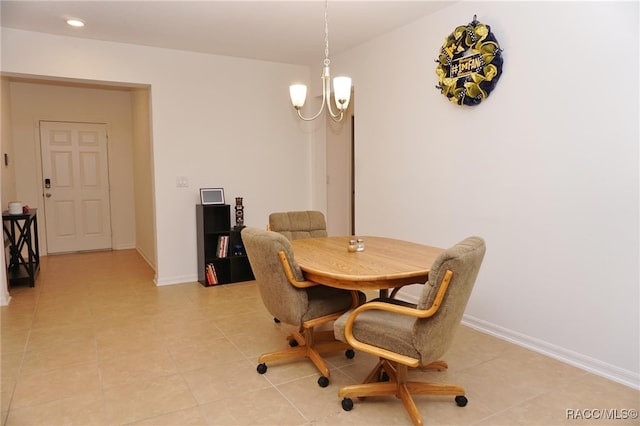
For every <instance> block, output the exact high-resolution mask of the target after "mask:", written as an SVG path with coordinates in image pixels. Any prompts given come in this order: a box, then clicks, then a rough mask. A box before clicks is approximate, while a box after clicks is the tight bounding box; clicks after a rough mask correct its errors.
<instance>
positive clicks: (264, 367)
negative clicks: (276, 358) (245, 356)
mask: <svg viewBox="0 0 640 426" xmlns="http://www.w3.org/2000/svg"><path fill="white" fill-rule="evenodd" d="M256 370H257V371H258V373H260V374H264V373H266V372H267V364H265V363H262V364H258V368H256Z"/></svg>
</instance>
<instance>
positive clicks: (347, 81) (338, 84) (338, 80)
mask: <svg viewBox="0 0 640 426" xmlns="http://www.w3.org/2000/svg"><path fill="white" fill-rule="evenodd" d="M333 97H334V98H335V101H336V106H337V107H338V109H340V110H342V111H344V110H346V109H347V108H348V107H349V100H350V99H351V78H350V77H344V76H340V77H335V78H334V79H333Z"/></svg>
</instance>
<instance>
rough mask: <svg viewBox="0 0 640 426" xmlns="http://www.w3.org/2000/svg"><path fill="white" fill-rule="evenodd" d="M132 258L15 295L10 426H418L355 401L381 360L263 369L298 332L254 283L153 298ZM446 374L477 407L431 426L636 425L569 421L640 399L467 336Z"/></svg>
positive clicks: (88, 261) (60, 275) (5, 337)
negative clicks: (354, 390) (345, 400)
mask: <svg viewBox="0 0 640 426" xmlns="http://www.w3.org/2000/svg"><path fill="white" fill-rule="evenodd" d="M152 279H153V272H152V271H151V270H150V268H149V267H148V266H147V264H146V263H145V262H144V261H143V260H142V258H141V257H140V256H139V255H138V254H137V253H136V252H135V251H133V250H124V251H114V252H99V253H86V254H72V255H61V256H47V257H43V258H42V265H41V272H40V275H39V277H38V279H37V282H36V287H35V288H29V287H15V288H13V289H12V291H11V295H12V298H13V299H12V301H11V304H10V305H9V306H8V307H2V352H1V353H2V400H1V401H2V423H3V424H4V425H72V424H75V425H83V426H84V425H341V424H344V425H360V424H362V425H409V424H411V422H410V419H409V417H408V416H407V414H406V413H405V411H404V408H403V406H402V404H401V403H400V401H399V400H397V399H395V398H389V397H385V398H367V399H366V400H363V401H358V400H356V401H355V407H354V409H353V410H352V411H350V412H345V411H343V410H342V408H341V406H340V401H339V398H338V396H337V391H338V388H339V387H340V386H342V385H346V384H352V383H358V382H360V381H361V380H362V379H363V377H364V376H365V375H366V373H367V372H368V371H369V369H370V368H371V367H372V366H373V364H374V363H375V359H374V358H373V357H370V356H367V355H365V354H362V353H358V354H356V357H355V358H354V359H353V360H348V359H346V358H345V357H344V355H342V354H336V355H333V356H331V357H329V358H328V361H329V363H330V365H331V367H332V373H331V384H330V385H329V387H327V388H320V387H319V386H318V385H317V384H316V380H317V378H318V374H317V372H316V371H315V368H314V367H313V366H312V365H311V363H310V362H308V361H300V362H294V363H286V364H272V365H270V366H269V370H268V371H267V373H266V374H265V375H260V374H258V373H257V372H256V360H257V357H258V356H259V354H261V353H263V352H266V351H271V350H276V349H279V348H283V347H285V346H286V341H285V336H286V334H287V331H288V330H290V328H288V327H287V326H285V325H282V324H280V325H277V324H275V323H274V322H273V319H272V317H271V315H269V313H268V312H267V311H266V310H265V309H264V307H263V305H262V302H261V300H260V297H259V294H258V292H257V289H256V287H255V284H254V283H253V282H247V283H236V284H230V285H225V286H218V287H211V288H204V287H202V286H201V285H200V284H198V283H188V284H181V285H173V286H164V287H156V286H155V285H154V284H153V281H152ZM446 360H447V361H448V362H449V365H450V369H449V371H446V372H412V373H411V374H412V375H415V376H417V377H419V378H421V379H430V380H434V381H449V382H452V383H458V384H461V385H463V386H464V387H465V388H466V390H467V396H468V398H469V404H468V405H467V406H466V407H465V408H459V407H457V406H456V405H455V403H454V402H453V400H452V398H451V397H418V398H416V401H417V404H418V407H419V409H420V411H421V413H422V415H423V417H424V419H425V423H426V424H431V425H443V424H447V425H557V424H567V425H582V424H585V425H595V424H598V425H599V424H612V425H614V424H615V425H618V424H638V420H637V419H636V420H632V419H621V418H619V419H612V420H603V419H600V420H593V419H590V420H576V419H571V418H568V417H570V416H568V415H567V410H576V411H575V412H576V413H577V414H578V415H579V414H583V415H585V416H589V414H590V412H588V411H577V410H590V409H612V410H613V409H617V410H619V411H617V412H616V411H607V412H608V413H610V414H611V413H612V414H613V415H614V417H625V416H626V415H625V414H624V413H626V412H624V411H622V410H626V409H636V410H637V409H638V408H639V405H640V402H639V393H638V392H637V391H635V390H633V389H630V388H628V387H625V386H623V385H620V384H617V383H614V382H611V381H608V380H605V379H603V378H601V377H598V376H595V375H593V374H590V373H587V372H585V371H582V370H579V369H577V368H574V367H571V366H569V365H566V364H563V363H560V362H558V361H555V360H553V359H549V358H547V357H544V356H541V355H539V354H536V353H534V352H531V351H529V350H525V349H523V348H521V347H518V346H514V345H512V344H509V343H506V342H504V341H502V340H499V339H496V338H494V337H490V336H487V335H484V334H482V333H479V332H477V331H474V330H471V329H469V328H466V327H461V328H460V330H459V333H458V335H457V337H456V341H455V344H454V346H453V347H452V349H451V350H450V352H449V354H448V356H447V357H446Z"/></svg>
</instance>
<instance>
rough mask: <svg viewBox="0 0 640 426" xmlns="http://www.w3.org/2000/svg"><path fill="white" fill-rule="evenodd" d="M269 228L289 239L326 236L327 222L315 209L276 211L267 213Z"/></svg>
mask: <svg viewBox="0 0 640 426" xmlns="http://www.w3.org/2000/svg"><path fill="white" fill-rule="evenodd" d="M269 230H271V231H274V232H278V233H279V234H282V235H284V236H285V237H287V239H289V240H297V239H300V238H313V237H326V236H327V222H326V221H325V219H324V214H323V213H322V212H319V211H315V210H306V211H293V212H276V213H271V214H270V215H269Z"/></svg>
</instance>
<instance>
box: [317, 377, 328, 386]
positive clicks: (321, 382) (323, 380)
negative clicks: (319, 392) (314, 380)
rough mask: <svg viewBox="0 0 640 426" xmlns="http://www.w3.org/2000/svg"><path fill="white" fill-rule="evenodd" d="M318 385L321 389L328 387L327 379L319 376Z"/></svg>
mask: <svg viewBox="0 0 640 426" xmlns="http://www.w3.org/2000/svg"><path fill="white" fill-rule="evenodd" d="M318 385H319V386H320V387H321V388H326V387H327V386H329V378H328V377H325V376H320V378H319V379H318Z"/></svg>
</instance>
